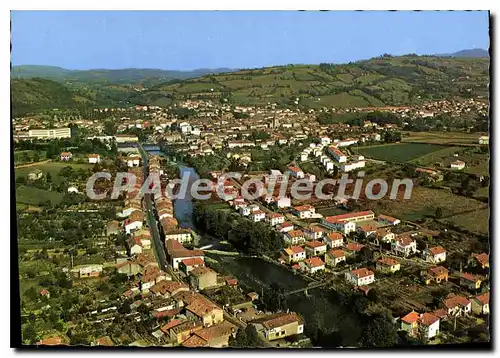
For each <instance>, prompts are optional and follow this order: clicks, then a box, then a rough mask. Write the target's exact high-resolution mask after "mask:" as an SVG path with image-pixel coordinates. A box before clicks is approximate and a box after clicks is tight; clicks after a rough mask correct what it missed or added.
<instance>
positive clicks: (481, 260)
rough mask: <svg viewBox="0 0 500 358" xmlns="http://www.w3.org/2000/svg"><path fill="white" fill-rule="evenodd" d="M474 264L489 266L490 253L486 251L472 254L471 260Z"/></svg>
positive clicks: (482, 266)
mask: <svg viewBox="0 0 500 358" xmlns="http://www.w3.org/2000/svg"><path fill="white" fill-rule="evenodd" d="M469 261H470V262H471V263H472V264H473V265H474V266H480V267H481V268H483V269H485V268H487V267H488V268H489V267H490V260H489V257H488V254H486V253H484V252H483V253H481V254H475V253H473V254H471V258H470V260H469Z"/></svg>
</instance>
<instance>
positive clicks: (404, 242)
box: [391, 235, 417, 257]
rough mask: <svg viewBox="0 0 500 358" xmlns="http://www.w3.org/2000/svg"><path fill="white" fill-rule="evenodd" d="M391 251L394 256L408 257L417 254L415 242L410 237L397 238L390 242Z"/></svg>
mask: <svg viewBox="0 0 500 358" xmlns="http://www.w3.org/2000/svg"><path fill="white" fill-rule="evenodd" d="M391 249H392V252H394V253H395V254H396V255H400V256H404V257H408V256H410V255H413V254H415V253H416V252H417V242H416V241H415V240H413V239H412V238H411V237H410V236H406V235H404V236H403V235H402V236H397V237H396V238H395V239H394V241H392V242H391Z"/></svg>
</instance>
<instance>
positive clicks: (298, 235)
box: [284, 230, 306, 245]
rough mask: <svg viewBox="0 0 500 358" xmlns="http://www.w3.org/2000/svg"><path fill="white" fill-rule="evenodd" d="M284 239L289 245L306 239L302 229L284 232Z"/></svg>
mask: <svg viewBox="0 0 500 358" xmlns="http://www.w3.org/2000/svg"><path fill="white" fill-rule="evenodd" d="M284 240H285V242H286V243H287V244H289V245H297V244H299V243H303V242H304V241H306V238H305V235H304V232H303V231H302V230H290V231H288V232H286V233H285V236H284Z"/></svg>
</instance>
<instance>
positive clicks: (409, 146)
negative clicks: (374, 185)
mask: <svg viewBox="0 0 500 358" xmlns="http://www.w3.org/2000/svg"><path fill="white" fill-rule="evenodd" d="M441 149H443V147H442V146H440V145H434V144H417V143H401V144H385V145H376V146H370V147H361V148H359V152H360V153H361V154H363V155H365V156H367V157H370V158H375V159H380V160H388V161H395V162H408V161H411V160H414V159H417V158H419V157H422V156H424V155H428V154H429V153H432V152H435V151H438V150H441Z"/></svg>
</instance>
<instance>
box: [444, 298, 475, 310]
mask: <svg viewBox="0 0 500 358" xmlns="http://www.w3.org/2000/svg"><path fill="white" fill-rule="evenodd" d="M469 303H470V301H469V300H468V299H467V298H465V297H463V296H452V297H449V298H447V299H445V300H444V305H445V306H446V307H448V308H455V307H457V306H462V307H465V306H467V305H469Z"/></svg>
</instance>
